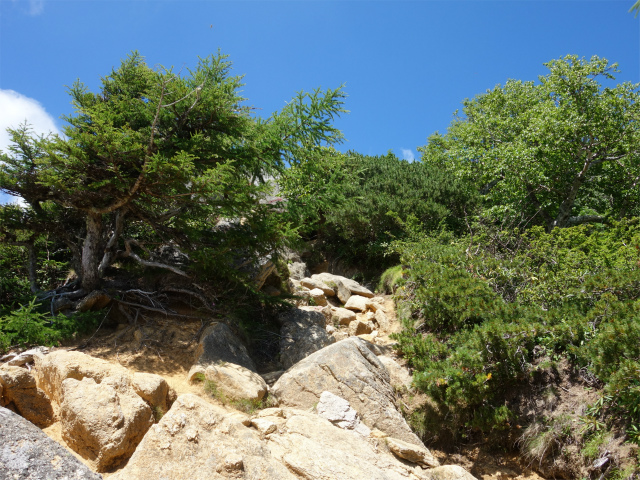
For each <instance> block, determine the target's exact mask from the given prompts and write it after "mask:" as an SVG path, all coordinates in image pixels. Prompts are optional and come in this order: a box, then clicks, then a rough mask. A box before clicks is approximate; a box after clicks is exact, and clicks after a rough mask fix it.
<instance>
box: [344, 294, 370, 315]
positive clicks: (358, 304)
mask: <svg viewBox="0 0 640 480" xmlns="http://www.w3.org/2000/svg"><path fill="white" fill-rule="evenodd" d="M370 304H371V301H370V300H369V299H368V298H366V297H363V296H360V295H351V297H349V301H348V302H347V303H346V304H345V306H344V308H346V309H347V310H353V311H356V312H364V311H366V310H367V308H369V305H370Z"/></svg>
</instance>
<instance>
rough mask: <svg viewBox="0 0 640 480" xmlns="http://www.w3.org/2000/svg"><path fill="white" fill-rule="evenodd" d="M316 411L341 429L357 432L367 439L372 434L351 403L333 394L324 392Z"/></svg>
mask: <svg viewBox="0 0 640 480" xmlns="http://www.w3.org/2000/svg"><path fill="white" fill-rule="evenodd" d="M316 411H317V412H318V415H320V416H321V417H322V418H326V419H327V420H329V421H330V422H331V423H333V424H334V425H336V426H338V427H340V428H344V429H346V430H355V431H356V432H357V433H359V434H360V435H363V436H365V437H368V436H369V434H370V433H371V430H369V427H367V426H366V425H365V424H364V423H362V422H360V418H359V417H358V412H356V411H355V410H354V409H353V408H351V405H350V404H349V402H348V401H346V400H345V399H344V398H341V397H338V396H337V395H334V394H333V393H331V392H326V391H325V392H322V394H321V395H320V401H319V402H318V405H317V407H316Z"/></svg>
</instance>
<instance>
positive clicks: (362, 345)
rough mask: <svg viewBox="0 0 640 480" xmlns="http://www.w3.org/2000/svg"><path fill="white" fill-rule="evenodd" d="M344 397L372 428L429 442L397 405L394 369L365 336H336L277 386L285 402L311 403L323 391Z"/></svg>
mask: <svg viewBox="0 0 640 480" xmlns="http://www.w3.org/2000/svg"><path fill="white" fill-rule="evenodd" d="M324 391H328V392H331V393H333V394H334V395H337V396H339V397H341V398H344V399H345V400H347V401H348V402H349V404H350V405H351V407H353V409H354V410H356V411H357V412H358V414H359V415H360V417H361V418H362V421H363V422H364V423H365V425H367V426H368V427H369V428H377V429H378V430H380V431H382V432H384V433H386V434H387V435H389V436H391V437H394V438H399V439H400V440H404V441H405V442H409V443H413V444H415V445H420V446H424V445H423V444H422V442H421V441H420V439H419V438H418V437H417V436H416V435H415V434H414V433H413V432H412V431H411V429H410V428H409V425H407V422H406V421H405V420H404V418H403V417H402V414H401V413H400V412H399V411H398V409H397V408H396V405H395V397H394V394H393V388H392V386H391V383H390V378H389V373H388V372H387V369H386V368H385V366H384V365H383V364H382V362H380V360H379V359H378V357H376V356H375V355H374V354H373V353H371V351H370V350H369V348H368V347H367V344H366V342H365V341H364V340H362V339H360V338H358V337H350V338H348V339H345V340H342V341H340V342H337V343H335V344H333V345H330V346H328V347H325V348H323V349H322V350H319V351H317V352H315V353H313V354H312V355H310V356H308V357H306V358H305V359H303V360H301V361H300V362H298V363H297V364H296V365H294V366H293V367H292V368H290V369H289V370H288V371H287V372H285V373H284V374H283V375H282V376H281V377H280V379H278V381H277V382H276V383H275V385H274V386H273V388H272V391H271V393H272V395H274V396H275V397H276V398H277V399H278V403H279V405H281V406H287V407H296V408H310V407H313V406H314V405H316V404H317V403H318V402H319V400H320V396H321V395H322V392H324Z"/></svg>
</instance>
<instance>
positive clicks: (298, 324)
mask: <svg viewBox="0 0 640 480" xmlns="http://www.w3.org/2000/svg"><path fill="white" fill-rule="evenodd" d="M325 309H326V310H327V313H330V310H329V308H328V307H325ZM321 310H322V309H319V307H302V308H292V309H291V310H287V311H286V312H284V313H282V314H281V315H280V316H279V317H278V321H279V322H280V324H281V325H282V328H281V329H280V363H281V364H282V366H283V367H284V368H285V369H287V368H289V367H291V366H292V365H295V364H296V363H297V362H299V361H300V360H302V359H303V358H305V357H308V356H309V355H311V354H312V353H313V352H316V351H318V350H320V349H321V348H324V347H326V346H327V345H330V344H331V343H333V342H335V340H334V339H333V337H331V336H330V335H329V334H327V331H326V329H325V327H326V323H327V316H326V315H325V314H324V313H323V311H321Z"/></svg>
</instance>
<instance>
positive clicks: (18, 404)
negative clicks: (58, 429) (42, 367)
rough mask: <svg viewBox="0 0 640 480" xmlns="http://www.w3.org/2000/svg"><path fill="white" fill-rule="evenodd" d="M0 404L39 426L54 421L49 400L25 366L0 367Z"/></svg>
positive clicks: (47, 424)
mask: <svg viewBox="0 0 640 480" xmlns="http://www.w3.org/2000/svg"><path fill="white" fill-rule="evenodd" d="M0 406H6V407H9V408H10V409H11V410H14V411H15V412H16V413H18V414H19V415H21V416H23V417H24V418H26V419H27V420H29V421H30V422H31V423H34V424H35V425H37V426H38V427H40V428H44V427H48V426H49V425H51V424H52V423H53V421H54V414H53V408H52V407H51V401H50V400H49V397H48V396H47V394H46V393H45V392H43V391H42V390H41V389H40V388H38V387H37V385H36V379H35V377H34V376H33V374H32V373H31V372H30V371H29V370H27V369H26V368H21V367H15V366H4V365H3V366H2V367H0Z"/></svg>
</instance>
